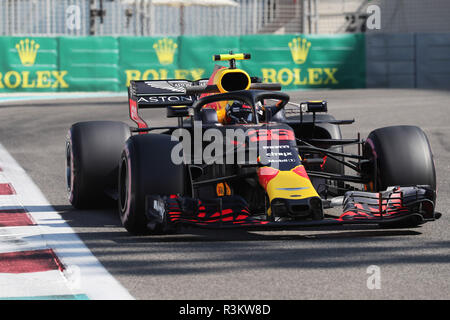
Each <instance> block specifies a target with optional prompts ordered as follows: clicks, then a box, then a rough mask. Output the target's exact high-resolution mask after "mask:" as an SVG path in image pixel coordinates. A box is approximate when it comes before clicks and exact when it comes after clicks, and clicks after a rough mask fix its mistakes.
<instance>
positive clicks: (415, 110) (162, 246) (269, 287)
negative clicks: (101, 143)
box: [0, 89, 450, 300]
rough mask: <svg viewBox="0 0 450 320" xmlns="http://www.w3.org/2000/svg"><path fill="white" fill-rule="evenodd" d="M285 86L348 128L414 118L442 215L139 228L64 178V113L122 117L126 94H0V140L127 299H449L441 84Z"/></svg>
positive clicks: (446, 144)
mask: <svg viewBox="0 0 450 320" xmlns="http://www.w3.org/2000/svg"><path fill="white" fill-rule="evenodd" d="M291 96H292V98H291V101H294V102H300V101H305V100H309V99H325V100H327V101H328V103H329V112H330V113H331V114H333V115H334V116H335V117H336V118H340V119H348V118H350V119H351V118H355V120H356V123H355V124H353V125H349V126H344V127H343V128H342V130H343V134H344V137H347V138H351V137H356V133H357V132H358V131H359V132H360V133H361V136H362V137H366V136H367V135H368V133H369V132H370V131H371V130H373V129H375V128H379V127H383V126H388V125H396V124H409V125H418V126H420V127H421V128H422V129H423V130H424V131H425V132H426V134H427V135H428V138H429V140H430V143H431V146H432V150H433V153H434V157H435V163H436V170H437V178H438V202H437V211H439V212H441V213H442V214H443V216H442V218H441V219H440V220H438V221H436V222H432V223H427V224H425V225H423V226H420V227H417V228H406V229H378V228H376V227H364V228H356V227H354V226H352V227H339V228H327V229H318V228H314V229H313V228H309V229H302V230H295V231H293V230H290V231H264V232H247V231H243V230H234V231H230V230H229V231H210V230H199V229H183V230H182V233H179V234H175V235H168V236H145V237H136V236H131V235H129V234H128V233H127V232H126V231H125V230H124V229H123V228H122V226H121V224H120V220H119V217H118V213H117V211H116V210H114V209H110V210H96V211H79V210H75V209H73V208H72V207H71V206H70V204H69V202H68V200H67V196H66V191H65V180H64V170H65V167H64V161H65V157H64V151H65V150H64V148H65V145H64V143H65V136H66V132H67V130H68V128H69V127H70V125H71V124H72V123H75V122H77V121H84V120H121V121H125V122H127V123H129V124H130V125H131V124H132V123H131V122H130V121H129V120H128V110H127V103H126V98H121V97H119V98H117V97H116V98H111V99H91V100H84V101H83V102H82V103H79V102H76V101H75V102H74V101H73V100H68V101H61V100H59V101H57V102H56V103H51V102H46V101H36V102H29V103H24V102H14V103H13V102H12V103H10V104H8V105H4V104H3V105H0V143H2V144H3V145H4V146H5V148H6V149H7V150H8V151H9V153H10V154H11V155H12V156H13V157H14V158H15V159H16V160H17V161H18V162H19V164H20V165H21V166H22V167H23V168H24V169H25V170H26V172H27V173H28V174H29V176H30V177H31V178H32V179H33V180H34V182H35V183H36V184H37V185H38V187H39V188H40V189H41V190H42V192H43V193H44V194H45V196H46V197H47V199H48V200H49V201H50V203H51V204H52V205H53V206H54V207H55V209H56V210H57V211H58V212H60V214H61V215H62V217H63V218H64V219H65V220H66V221H67V222H68V223H69V225H70V226H71V227H72V228H73V229H74V230H75V231H76V232H77V234H78V235H79V237H80V238H81V239H82V240H83V241H84V243H85V244H86V245H87V247H88V248H89V249H90V250H91V251H92V253H93V254H94V255H95V256H96V257H97V258H98V259H99V261H100V262H101V263H102V264H103V265H104V267H105V268H106V269H107V270H108V271H109V272H110V273H111V274H112V275H113V276H114V277H115V278H116V279H117V280H118V281H119V282H120V283H121V284H122V285H123V286H124V287H125V288H126V289H128V291H129V292H130V293H131V295H133V296H134V297H135V298H136V299H252V300H253V299H268V300H272V299H275V300H277V299H282V300H292V299H449V298H450V250H449V248H450V231H449V222H450V212H449V208H450V197H449V195H450V92H448V91H429V90H403V89H397V90H384V89H372V90H340V91H328V90H321V91H300V92H291ZM143 115H144V118H146V119H148V120H149V122H150V123H151V124H163V123H171V121H168V120H167V119H165V111H164V110H145V111H144V112H143ZM372 265H375V266H378V267H379V268H380V269H379V270H380V276H381V288H380V289H369V288H368V286H367V280H368V278H369V276H370V275H371V274H369V273H368V268H369V267H370V266H372Z"/></svg>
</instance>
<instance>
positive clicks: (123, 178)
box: [118, 134, 185, 235]
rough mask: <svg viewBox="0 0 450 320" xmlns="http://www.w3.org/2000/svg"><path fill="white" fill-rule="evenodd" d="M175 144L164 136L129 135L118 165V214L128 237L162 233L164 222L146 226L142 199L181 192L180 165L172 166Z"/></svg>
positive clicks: (166, 229) (182, 175)
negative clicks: (172, 153) (129, 235)
mask: <svg viewBox="0 0 450 320" xmlns="http://www.w3.org/2000/svg"><path fill="white" fill-rule="evenodd" d="M176 143H177V142H175V141H171V137H170V136H168V135H164V134H144V135H136V136H132V137H131V138H130V139H128V141H127V143H126V144H125V148H124V150H123V152H122V157H121V161H120V165H119V201H118V202H119V212H120V219H121V221H122V224H123V226H124V227H125V229H127V231H128V232H129V233H131V234H135V235H141V234H155V233H165V232H167V231H168V230H169V227H168V226H167V221H166V220H163V222H162V223H157V224H156V225H155V224H154V225H152V226H149V219H148V217H147V215H146V213H145V210H146V203H145V202H146V197H147V196H149V195H151V196H170V195H175V194H183V193H184V178H185V171H184V170H185V169H184V164H174V163H173V161H172V159H171V151H172V148H173V146H175V144H176Z"/></svg>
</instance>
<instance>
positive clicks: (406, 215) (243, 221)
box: [146, 186, 440, 230]
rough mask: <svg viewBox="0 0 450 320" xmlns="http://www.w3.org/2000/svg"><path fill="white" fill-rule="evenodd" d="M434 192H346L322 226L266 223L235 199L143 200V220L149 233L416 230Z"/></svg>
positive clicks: (428, 215) (430, 215)
mask: <svg viewBox="0 0 450 320" xmlns="http://www.w3.org/2000/svg"><path fill="white" fill-rule="evenodd" d="M434 202H435V191H434V190H432V189H430V188H428V187H427V186H414V187H401V188H400V187H394V188H389V189H388V190H386V191H383V192H377V193H372V192H362V191H349V192H347V193H346V194H345V196H344V200H343V205H342V208H343V213H342V214H341V215H340V216H339V217H332V218H331V217H330V218H325V219H321V220H311V219H309V220H308V219H305V220H289V221H270V220H266V219H262V218H261V217H258V216H254V215H251V214H250V212H249V209H248V207H247V203H246V202H245V200H244V199H243V198H242V197H240V196H226V197H220V198H215V199H208V200H199V199H193V198H189V197H179V196H176V195H172V196H170V197H160V196H148V197H147V206H146V207H147V209H146V214H147V218H148V221H149V227H151V226H152V225H155V223H163V222H165V223H167V224H170V225H187V226H196V227H202V228H212V229H217V228H219V229H222V228H223V229H234V228H245V229H259V230H261V229H291V228H294V229H295V228H300V227H314V226H337V225H346V224H378V225H383V226H402V225H418V224H422V223H425V222H427V221H434V220H436V219H438V218H439V217H440V214H439V213H437V212H435V210H434Z"/></svg>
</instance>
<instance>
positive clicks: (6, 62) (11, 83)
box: [0, 37, 67, 92]
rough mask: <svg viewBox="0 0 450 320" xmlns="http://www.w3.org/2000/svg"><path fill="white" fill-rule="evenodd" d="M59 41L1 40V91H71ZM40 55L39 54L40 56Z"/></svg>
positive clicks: (47, 39) (33, 39)
mask: <svg viewBox="0 0 450 320" xmlns="http://www.w3.org/2000/svg"><path fill="white" fill-rule="evenodd" d="M57 42H58V40H57V39H55V38H44V37H42V38H41V37H33V38H21V37H0V92H15V91H17V92H20V91H22V92H30V91H33V92H40V91H59V90H60V88H67V83H66V82H65V80H64V76H65V71H64V70H60V69H59V65H58V45H57ZM38 53H39V54H38Z"/></svg>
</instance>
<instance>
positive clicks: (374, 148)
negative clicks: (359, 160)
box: [364, 126, 436, 191]
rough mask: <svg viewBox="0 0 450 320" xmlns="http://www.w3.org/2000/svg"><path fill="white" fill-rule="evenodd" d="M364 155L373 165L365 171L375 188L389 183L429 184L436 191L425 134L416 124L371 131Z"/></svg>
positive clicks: (383, 187) (379, 189)
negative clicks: (370, 177) (371, 178)
mask: <svg viewBox="0 0 450 320" xmlns="http://www.w3.org/2000/svg"><path fill="white" fill-rule="evenodd" d="M364 155H365V156H366V157H369V158H372V159H373V160H374V164H376V169H377V174H376V175H377V178H376V179H375V174H374V172H375V167H374V166H372V167H370V170H372V172H370V171H369V172H366V174H367V175H368V176H372V177H373V182H374V185H375V186H374V189H375V190H374V191H382V190H386V188H387V187H389V186H415V185H429V186H430V187H431V188H432V189H433V190H436V171H435V167H434V161H433V154H432V152H431V147H430V144H429V142H428V139H427V136H426V135H425V133H424V132H423V131H422V129H420V128H419V127H415V126H392V127H385V128H380V129H376V130H374V131H372V132H371V133H370V134H369V136H368V138H367V140H366V142H365V144H364Z"/></svg>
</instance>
